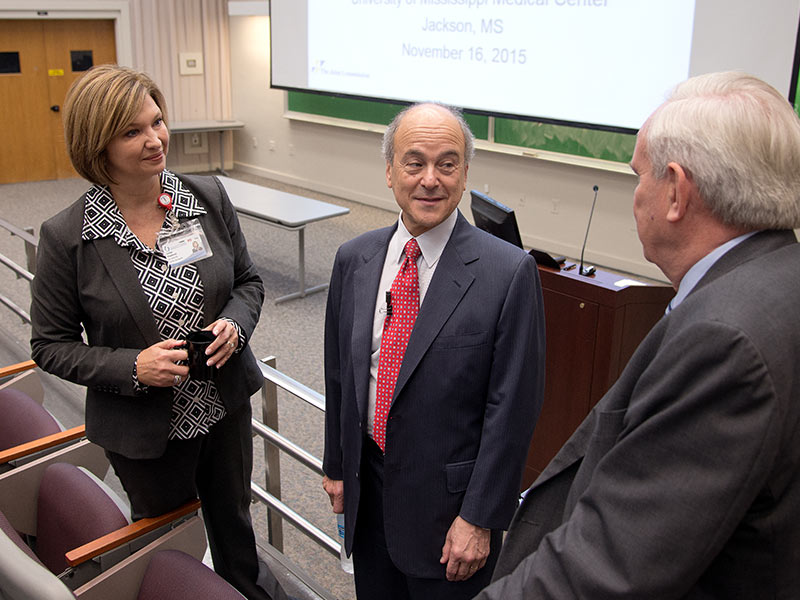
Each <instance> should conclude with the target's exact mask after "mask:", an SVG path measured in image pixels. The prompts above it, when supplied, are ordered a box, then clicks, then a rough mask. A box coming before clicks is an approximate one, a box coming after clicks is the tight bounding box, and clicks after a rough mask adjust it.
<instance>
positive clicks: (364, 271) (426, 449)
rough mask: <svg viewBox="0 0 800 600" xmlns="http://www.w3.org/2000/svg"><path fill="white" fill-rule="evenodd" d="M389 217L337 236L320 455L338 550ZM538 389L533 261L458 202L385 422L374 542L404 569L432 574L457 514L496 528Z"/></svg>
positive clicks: (349, 501) (513, 490) (540, 341)
mask: <svg viewBox="0 0 800 600" xmlns="http://www.w3.org/2000/svg"><path fill="white" fill-rule="evenodd" d="M395 227H396V226H395ZM395 227H387V228H384V229H379V230H376V231H371V232H369V233H366V234H364V235H362V236H360V237H358V238H356V239H355V240H351V241H350V242H348V243H346V244H344V245H343V246H342V247H341V248H340V249H339V251H338V253H337V255H336V260H335V263H334V267H333V275H332V277H331V286H330V292H329V294H328V308H327V315H326V323H325V390H326V423H325V427H326V429H325V458H324V462H323V466H324V469H325V473H326V474H327V475H328V476H329V477H331V478H332V479H343V480H344V501H345V522H346V524H347V531H346V546H347V548H348V549H350V548H352V540H353V531H354V527H355V520H356V515H357V513H358V504H359V494H360V483H359V469H360V462H361V446H362V439H363V436H364V432H365V431H366V419H367V403H368V402H367V395H368V385H369V363H370V354H371V348H370V346H371V340H372V324H373V315H374V310H375V299H376V296H377V293H378V284H379V280H380V277H381V272H382V269H383V263H384V260H385V257H386V249H387V245H388V243H389V239H390V238H391V236H392V234H393V233H394V230H395ZM543 387H544V317H543V309H542V301H541V288H540V284H539V275H538V271H537V269H536V263H535V262H534V260H533V258H532V257H531V256H529V255H528V254H526V253H525V252H523V251H522V250H520V249H519V248H515V247H514V246H512V245H510V244H507V243H506V242H503V241H501V240H499V239H497V238H495V237H493V236H491V235H489V234H487V233H485V232H483V231H480V230H479V229H476V228H475V227H473V226H472V225H470V224H469V223H468V222H467V221H466V219H464V217H463V216H462V215H461V214H459V215H458V219H457V221H456V225H455V228H454V229H453V233H452V235H451V237H450V240H449V241H448V243H447V245H446V246H445V248H444V251H443V252H442V255H441V258H440V259H439V263H438V265H437V267H436V271H435V273H434V276H433V279H432V280H431V283H430V286H429V288H428V291H427V293H426V295H425V299H424V301H423V303H422V306H421V307H420V311H419V315H418V317H417V320H416V323H415V324H414V329H413V331H412V333H411V337H410V339H409V343H408V348H407V350H406V353H405V357H404V359H403V364H402V367H401V369H400V373H399V375H398V379H397V385H396V388H395V393H394V399H393V402H392V407H391V409H390V412H389V421H388V424H387V436H386V454H385V463H384V498H385V500H384V502H385V504H384V509H385V513H386V514H387V518H386V521H385V531H386V541H387V544H388V550H389V553H390V555H391V557H392V560H393V561H394V563H395V564H396V565H397V566H398V568H400V569H401V570H402V571H403V572H405V573H407V574H409V575H412V576H415V577H428V578H443V577H444V571H445V566H444V565H441V564H439V558H440V557H441V551H442V546H443V544H444V538H445V534H446V533H447V530H448V529H449V527H450V524H451V523H452V521H453V520H454V519H455V518H456V516H458V515H461V517H463V518H464V519H466V520H467V521H469V522H470V523H473V524H476V525H479V526H481V527H485V528H489V529H494V530H500V529H505V528H506V527H507V526H508V523H509V521H510V519H511V516H512V515H513V512H514V508H515V507H516V501H517V497H518V490H519V482H520V477H521V473H522V466H523V463H524V460H525V456H526V454H527V450H528V446H529V443H530V438H531V434H532V432H533V427H534V425H535V423H536V419H537V418H538V415H539V410H540V408H541V403H542V394H543Z"/></svg>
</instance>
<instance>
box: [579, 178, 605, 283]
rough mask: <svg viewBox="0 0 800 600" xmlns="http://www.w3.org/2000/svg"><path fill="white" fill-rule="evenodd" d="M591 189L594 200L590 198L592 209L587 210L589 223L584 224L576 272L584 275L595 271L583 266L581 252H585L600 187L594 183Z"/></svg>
mask: <svg viewBox="0 0 800 600" xmlns="http://www.w3.org/2000/svg"><path fill="white" fill-rule="evenodd" d="M592 189H593V190H594V200H592V210H590V211H589V223H588V224H587V225H586V235H585V236H583V247H582V248H581V266H580V268H579V269H578V273H580V274H581V275H584V276H586V277H591V276H592V275H594V272H595V271H596V269H595V268H594V267H591V266H589V267H584V266H583V253H584V252H586V240H588V239H589V228H590V227H591V226H592V215H594V205H595V203H596V202H597V190H599V189H600V188H599V187H597V186H596V185H595V186H594V187H593V188H592Z"/></svg>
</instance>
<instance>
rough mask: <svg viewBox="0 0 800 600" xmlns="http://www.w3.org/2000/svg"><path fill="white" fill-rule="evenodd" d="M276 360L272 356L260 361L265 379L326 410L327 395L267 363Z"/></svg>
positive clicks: (315, 406)
mask: <svg viewBox="0 0 800 600" xmlns="http://www.w3.org/2000/svg"><path fill="white" fill-rule="evenodd" d="M274 360H275V357H273V356H270V357H267V358H264V359H262V360H261V362H259V363H258V366H259V367H260V368H261V374H262V375H263V376H264V379H267V380H269V381H271V382H272V383H274V384H275V385H277V386H278V387H280V388H282V389H284V390H286V391H287V392H289V393H290V394H292V395H293V396H297V397H298V398H299V399H300V400H303V401H304V402H307V403H308V404H310V405H311V406H313V407H314V408H317V409H319V410H320V411H322V412H325V396H323V395H322V394H320V393H319V392H315V391H314V390H312V389H311V388H310V387H307V386H305V385H303V384H302V383H300V382H299V381H295V380H294V379H292V378H291V377H289V376H288V375H285V374H283V373H281V372H280V371H278V370H277V369H276V368H275V367H274V366H272V365H269V364H267V361H273V362H274Z"/></svg>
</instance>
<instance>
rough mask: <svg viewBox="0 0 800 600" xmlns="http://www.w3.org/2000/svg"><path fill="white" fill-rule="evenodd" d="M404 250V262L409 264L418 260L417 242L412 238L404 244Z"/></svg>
mask: <svg viewBox="0 0 800 600" xmlns="http://www.w3.org/2000/svg"><path fill="white" fill-rule="evenodd" d="M404 250H405V253H406V260H408V261H410V262H417V259H418V258H419V255H420V249H419V244H418V243H417V240H415V239H414V238H411V239H410V240H408V241H407V242H406V247H405V248H404Z"/></svg>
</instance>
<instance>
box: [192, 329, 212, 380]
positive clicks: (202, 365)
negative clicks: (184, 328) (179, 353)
mask: <svg viewBox="0 0 800 600" xmlns="http://www.w3.org/2000/svg"><path fill="white" fill-rule="evenodd" d="M215 339H217V336H215V335H214V334H213V333H212V332H211V331H206V330H204V331H193V332H192V333H190V334H188V335H187V336H186V351H187V352H188V353H189V377H191V378H192V379H197V380H199V381H206V380H208V379H214V373H215V371H216V370H217V369H216V368H214V367H209V366H208V365H207V364H206V362H207V361H208V358H209V357H208V356H206V350H208V347H209V346H210V345H211V343H212V342H213V341H214V340H215Z"/></svg>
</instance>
